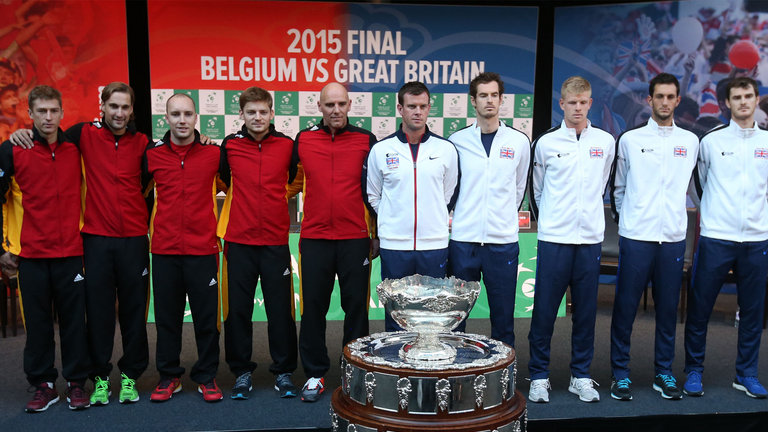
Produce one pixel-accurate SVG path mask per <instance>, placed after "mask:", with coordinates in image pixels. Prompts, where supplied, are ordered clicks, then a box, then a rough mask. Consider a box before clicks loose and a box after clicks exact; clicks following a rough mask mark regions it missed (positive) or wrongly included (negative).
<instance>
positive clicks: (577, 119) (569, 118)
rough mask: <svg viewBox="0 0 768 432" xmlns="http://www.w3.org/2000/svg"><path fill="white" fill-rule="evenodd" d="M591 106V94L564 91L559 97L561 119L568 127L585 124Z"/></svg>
mask: <svg viewBox="0 0 768 432" xmlns="http://www.w3.org/2000/svg"><path fill="white" fill-rule="evenodd" d="M590 107H592V94H591V93H590V92H584V93H566V94H565V95H564V96H563V97H561V98H560V108H561V109H562V110H563V119H564V120H565V125H566V126H568V127H571V128H572V127H577V126H586V124H587V113H589V108H590Z"/></svg>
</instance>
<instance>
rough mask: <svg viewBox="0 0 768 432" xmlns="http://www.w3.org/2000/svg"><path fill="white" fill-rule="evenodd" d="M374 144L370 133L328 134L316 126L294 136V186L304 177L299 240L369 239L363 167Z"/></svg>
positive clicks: (347, 130) (350, 128)
mask: <svg viewBox="0 0 768 432" xmlns="http://www.w3.org/2000/svg"><path fill="white" fill-rule="evenodd" d="M375 143H376V137H375V136H374V135H373V134H372V133H370V132H369V131H367V130H365V129H361V128H359V127H355V126H350V125H347V126H345V127H344V128H343V129H341V130H339V131H338V132H337V133H336V134H332V133H331V131H330V129H329V128H328V127H327V126H325V125H324V124H322V123H320V124H318V125H315V126H312V127H311V128H308V129H304V130H302V131H301V132H299V134H298V135H296V144H295V145H296V148H297V151H296V155H297V157H298V159H297V160H295V161H294V164H297V165H298V174H297V176H296V179H297V180H298V181H294V182H293V183H300V182H301V181H302V178H303V192H304V219H303V220H302V222H301V236H302V237H304V238H313V239H326V240H345V239H357V238H365V237H368V236H369V224H368V216H367V215H368V212H367V208H366V204H365V203H366V202H367V193H366V190H365V189H366V187H365V185H366V172H365V163H366V159H367V157H368V152H369V151H370V149H371V147H372V146H373V145H374V144H375ZM295 187H296V185H292V188H295Z"/></svg>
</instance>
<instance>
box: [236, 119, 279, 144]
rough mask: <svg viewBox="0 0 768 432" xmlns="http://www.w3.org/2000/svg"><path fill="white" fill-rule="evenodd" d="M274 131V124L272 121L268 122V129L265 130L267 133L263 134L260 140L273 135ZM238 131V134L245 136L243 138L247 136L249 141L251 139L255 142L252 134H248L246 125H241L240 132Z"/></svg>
mask: <svg viewBox="0 0 768 432" xmlns="http://www.w3.org/2000/svg"><path fill="white" fill-rule="evenodd" d="M276 131H277V129H275V125H274V124H272V123H270V124H269V131H268V132H267V134H266V135H265V136H264V138H263V139H262V141H264V140H265V139H267V138H269V137H270V136H272V135H274V134H275V132H276ZM239 133H240V135H242V136H243V137H245V138H247V139H249V140H251V141H253V142H256V140H255V139H254V138H253V135H251V134H250V132H248V128H247V127H245V125H243V127H241V128H240V132H239Z"/></svg>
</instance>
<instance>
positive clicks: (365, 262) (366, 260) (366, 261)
mask: <svg viewBox="0 0 768 432" xmlns="http://www.w3.org/2000/svg"><path fill="white" fill-rule="evenodd" d="M370 263H371V262H370V261H368V258H366V259H365V261H363V265H364V266H367V265H368V264H370Z"/></svg>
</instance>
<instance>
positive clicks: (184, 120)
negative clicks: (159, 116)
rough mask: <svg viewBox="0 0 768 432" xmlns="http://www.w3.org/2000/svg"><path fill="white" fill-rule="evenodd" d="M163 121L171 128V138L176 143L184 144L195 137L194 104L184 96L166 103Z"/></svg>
mask: <svg viewBox="0 0 768 432" xmlns="http://www.w3.org/2000/svg"><path fill="white" fill-rule="evenodd" d="M165 119H166V120H167V121H168V125H169V126H170V128H171V136H172V137H173V139H174V141H176V143H184V141H186V140H188V139H189V138H190V137H193V136H194V135H195V122H196V121H197V113H196V112H195V104H194V103H192V101H191V100H190V99H189V98H187V97H184V96H174V97H171V99H170V100H169V101H168V107H167V112H166V114H165Z"/></svg>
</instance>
